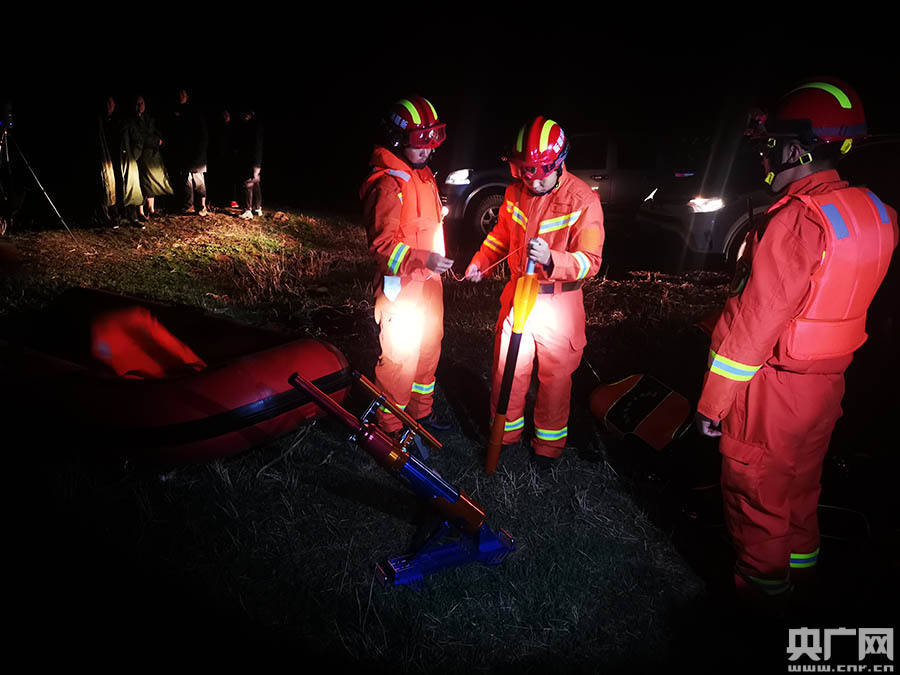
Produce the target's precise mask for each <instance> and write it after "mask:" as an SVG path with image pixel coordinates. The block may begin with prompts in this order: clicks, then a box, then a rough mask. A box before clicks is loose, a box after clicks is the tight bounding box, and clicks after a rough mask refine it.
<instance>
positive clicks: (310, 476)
mask: <svg viewBox="0 0 900 675" xmlns="http://www.w3.org/2000/svg"><path fill="white" fill-rule="evenodd" d="M7 243H8V244H9V245H11V246H7V247H6V248H5V249H4V251H3V258H2V259H3V260H5V261H6V262H5V263H4V269H5V271H6V273H5V274H3V275H0V291H2V294H0V297H2V305H0V314H11V313H15V312H17V311H20V310H25V309H29V308H33V307H39V306H41V305H43V304H45V303H47V302H48V301H50V300H51V299H52V298H53V297H55V296H56V295H58V294H59V293H60V292H61V291H63V290H65V289H66V288H69V287H71V286H87V287H94V288H105V289H108V290H114V291H117V292H122V293H127V294H131V295H136V296H139V297H144V298H150V299H154V300H161V301H165V302H171V303H180V304H186V305H191V306H195V307H200V308H202V309H204V310H206V311H209V312H214V313H217V314H222V315H226V316H230V317H232V318H235V319H238V320H241V321H244V322H248V323H252V324H255V325H260V326H269V327H277V328H279V329H283V330H288V331H293V332H296V333H298V334H299V333H303V334H307V335H312V336H314V337H317V338H320V339H323V340H327V341H329V342H331V343H332V344H334V345H335V346H337V347H338V348H339V349H341V350H342V351H343V352H344V353H345V354H346V355H347V357H348V359H349V360H350V362H351V364H352V365H353V366H354V367H355V368H357V369H358V370H360V371H362V372H364V373H367V374H370V375H371V372H372V368H373V367H374V363H375V359H376V358H377V336H376V333H375V327H374V324H373V323H372V308H371V299H370V298H371V296H370V289H369V288H368V286H367V283H368V280H369V279H371V278H372V275H373V269H372V267H371V263H370V261H369V259H368V256H367V253H366V245H365V236H364V233H363V231H362V230H361V229H360V227H359V226H358V225H357V224H356V223H354V222H353V221H352V219H341V218H336V217H333V216H320V215H313V214H300V213H295V212H290V211H281V212H277V213H276V212H267V214H266V216H265V217H263V218H261V219H255V220H253V221H249V222H247V221H240V220H238V219H235V218H234V217H232V216H231V215H229V214H227V213H217V214H214V215H213V216H211V217H210V218H208V219H203V220H201V219H198V218H190V217H174V216H173V217H163V218H160V219H154V220H152V221H151V222H150V223H149V224H148V225H147V227H146V228H145V229H136V228H127V227H122V228H120V229H116V230H112V229H92V228H76V229H75V230H74V238H73V236H71V235H70V234H68V233H67V232H65V231H57V230H50V231H42V232H26V233H19V234H13V235H10V236H8V237H7ZM462 262H465V261H462ZM462 267H463V265H461V264H457V268H462ZM502 283H503V282H502V281H501V280H499V279H493V280H488V281H486V282H484V283H482V284H479V285H478V286H471V285H465V284H459V283H456V282H454V281H452V280H448V282H447V283H446V285H445V337H444V341H443V349H442V360H441V365H440V367H439V370H438V392H437V405H438V407H439V408H441V409H443V410H445V411H446V412H448V413H449V414H450V415H451V416H452V417H453V418H454V420H455V421H456V423H457V429H456V430H455V431H454V432H452V433H450V434H447V435H446V436H445V437H443V438H442V440H443V441H444V446H445V447H444V449H443V450H442V451H441V452H439V453H435V454H433V455H432V458H431V459H430V460H429V464H430V465H431V466H432V467H433V468H435V469H436V470H437V471H439V472H440V473H441V475H442V476H443V477H444V478H446V479H447V480H448V481H450V482H451V483H452V484H454V485H456V486H457V487H459V488H460V489H462V490H464V491H466V492H467V493H469V494H470V495H471V496H472V497H473V498H474V499H475V500H476V501H477V502H479V503H480V504H481V505H482V506H483V507H484V508H485V511H486V513H487V514H488V523H489V524H490V525H491V526H493V527H494V528H497V527H503V528H504V529H506V530H507V531H508V532H510V533H511V534H512V535H513V537H514V538H515V541H516V548H517V550H516V552H515V553H514V554H513V555H511V556H510V557H509V558H508V559H507V560H506V561H505V562H503V563H502V564H501V565H500V566H498V567H482V566H477V565H470V566H465V567H462V568H458V569H454V570H450V571H446V572H443V573H441V574H439V575H436V576H434V577H431V578H430V579H429V580H428V581H427V583H426V584H425V586H424V587H423V588H421V589H413V588H381V587H380V586H379V585H378V583H377V582H376V581H375V574H374V571H375V562H376V561H378V560H379V559H382V558H385V557H388V556H392V555H396V554H398V553H401V552H404V551H405V550H406V549H407V547H408V546H409V545H410V543H411V542H412V541H414V540H416V539H417V538H418V537H420V536H421V534H422V533H423V532H425V531H427V530H428V528H429V527H431V526H432V525H433V515H432V514H430V513H429V512H427V511H426V510H424V509H423V508H422V505H421V504H420V503H419V502H417V500H416V499H415V498H414V497H413V496H412V495H411V493H410V492H409V491H408V490H406V489H405V488H404V487H403V486H402V485H401V484H400V483H398V482H396V481H395V480H393V478H392V477H391V476H390V475H388V474H387V473H385V472H384V471H383V470H382V469H380V468H379V467H378V466H377V465H375V464H374V462H372V460H371V459H370V458H369V457H368V456H367V455H365V453H364V452H362V451H361V450H360V449H359V448H358V447H356V446H355V445H354V444H352V443H350V442H349V441H347V440H346V432H345V430H344V429H342V428H339V427H338V426H337V425H336V423H335V422H333V421H332V420H330V419H326V418H323V419H320V420H318V421H317V422H316V423H314V424H311V425H308V426H306V427H303V428H301V429H299V430H297V431H296V432H295V433H293V434H291V435H290V436H288V437H285V438H281V439H274V440H273V441H272V442H271V443H269V444H267V445H265V446H262V447H259V448H257V449H255V450H253V451H250V452H247V453H244V454H242V455H239V456H236V457H231V458H227V459H221V460H216V461H213V462H211V463H207V464H204V465H196V466H186V467H177V468H173V469H171V470H166V471H164V472H159V471H152V472H150V471H146V470H143V469H141V468H140V467H135V466H133V465H131V464H127V463H112V464H110V463H108V462H107V463H103V462H98V461H96V459H94V458H92V457H91V455H90V448H71V447H65V446H60V445H56V446H53V447H48V446H47V445H46V444H45V443H43V442H42V435H41V433H39V432H33V431H31V430H26V433H25V434H24V435H20V436H16V435H15V433H14V434H13V436H12V438H13V439H14V443H12V444H10V445H9V446H8V447H10V448H11V449H13V448H14V449H15V450H14V452H13V453H12V458H11V465H12V472H11V473H12V475H13V476H15V480H14V482H15V485H14V486H13V488H14V489H12V490H11V494H10V496H11V497H12V498H13V499H12V500H11V503H12V505H13V511H12V514H14V517H13V520H14V526H13V530H12V532H13V534H12V536H11V539H12V541H14V542H15V544H16V545H15V546H14V549H15V554H14V555H12V556H10V557H11V558H12V562H13V572H12V576H11V577H10V578H11V579H13V580H15V586H16V588H15V589H14V593H12V594H11V595H12V598H13V600H14V603H13V605H12V607H13V608H14V611H13V614H14V615H15V616H16V617H17V626H18V628H17V631H16V633H15V636H16V640H17V641H18V642H19V643H20V644H21V645H23V646H24V647H26V648H28V649H30V650H31V657H30V658H32V660H33V662H34V663H41V662H56V661H58V660H65V661H67V662H70V663H71V662H75V661H82V660H83V661H84V662H87V663H92V664H94V665H101V666H105V665H111V664H115V663H121V659H123V658H125V659H131V660H132V661H133V662H134V663H154V664H156V663H159V664H168V663H172V662H175V661H174V660H175V658H176V655H177V658H178V659H179V660H178V661H177V662H178V663H186V661H184V659H190V660H191V661H194V662H198V663H206V664H210V663H212V662H222V663H225V664H230V665H235V664H236V663H237V662H238V661H239V660H242V659H244V658H247V659H251V660H253V661H254V662H256V663H257V665H259V664H262V663H264V662H267V661H269V660H270V659H271V660H279V661H280V660H283V659H288V658H289V659H292V662H293V663H294V664H310V663H312V662H313V661H322V662H323V663H326V664H330V665H332V666H333V667H337V666H339V665H340V666H351V667H356V668H358V669H360V670H363V671H365V672H368V671H375V670H392V671H400V672H450V671H458V670H460V669H463V668H464V669H468V670H474V671H477V672H512V671H516V672H547V671H551V670H552V671H563V672H600V671H603V672H654V671H658V670H659V669H661V668H662V667H664V666H666V665H672V664H675V663H680V664H682V665H684V666H686V667H691V668H692V669H694V670H699V671H701V672H704V671H710V672H711V671H715V672H722V671H728V670H730V671H736V670H740V669H741V666H742V664H743V665H747V664H748V663H750V662H751V661H753V659H749V660H748V658H749V657H748V652H753V653H754V654H756V656H760V654H765V655H766V656H767V657H768V656H771V657H772V659H773V661H772V662H773V663H776V664H783V663H784V647H785V644H786V632H785V631H784V627H783V626H780V625H778V624H771V626H770V628H771V632H764V633H759V635H764V638H765V641H764V643H762V644H760V645H757V646H756V647H753V648H750V647H749V646H748V644H749V642H748V640H749V636H748V635H746V634H745V633H743V632H742V629H741V628H740V626H742V625H743V624H741V623H740V622H737V623H730V622H735V621H737V619H735V617H734V616H733V615H731V614H729V613H728V612H727V611H725V610H720V602H721V599H722V594H723V590H722V589H723V588H725V586H726V583H727V576H728V565H729V561H728V543H727V537H726V536H725V532H724V529H723V527H722V523H721V517H720V516H719V511H718V507H719V504H718V499H717V498H718V491H717V488H716V458H715V449H714V447H710V446H709V445H708V444H704V443H702V442H700V441H696V440H695V441H691V442H690V443H687V444H681V445H679V446H677V447H675V448H673V450H672V452H670V453H667V454H666V455H665V456H654V455H652V454H648V453H646V452H645V451H644V449H642V448H640V447H637V446H635V445H631V444H615V443H612V442H609V441H610V439H609V438H605V439H604V437H603V436H601V435H599V434H598V433H597V427H596V425H595V421H594V419H593V418H592V416H591V414H590V412H589V410H588V409H587V396H588V394H589V393H590V391H591V390H592V389H593V388H594V387H596V386H597V384H598V383H599V382H613V381H616V380H618V379H621V378H622V377H624V376H626V375H629V374H631V373H636V372H650V373H653V374H654V375H656V376H657V377H659V378H660V379H662V380H664V381H666V382H668V383H669V384H670V385H672V386H673V387H675V388H676V389H678V390H679V391H682V392H683V393H684V394H685V395H687V396H688V397H692V396H693V397H696V394H697V393H698V391H699V386H700V383H701V379H702V372H703V367H704V365H705V361H706V350H707V347H708V343H707V339H706V338H705V336H704V335H703V334H702V333H701V332H700V331H699V330H698V329H697V328H696V327H694V325H693V324H694V323H695V322H696V321H698V320H700V319H701V318H703V317H704V316H706V315H707V314H708V313H710V312H711V311H713V310H714V309H715V308H716V307H717V306H719V305H720V304H721V302H722V300H723V299H724V294H725V288H726V286H727V278H725V277H724V276H722V275H717V274H714V273H703V272H696V273H686V274H679V275H675V274H661V273H656V272H632V273H628V274H622V275H618V276H617V277H616V278H611V277H606V278H597V279H594V280H592V281H591V282H590V283H589V284H588V285H587V287H586V288H585V305H586V309H587V314H588V348H587V350H586V352H585V359H584V361H583V363H582V366H581V367H580V368H579V370H578V371H576V374H575V376H574V378H573V388H574V395H573V413H572V423H571V424H570V429H571V435H570V439H569V442H570V445H569V447H568V448H567V451H566V453H565V455H564V456H563V458H562V460H561V461H560V462H559V463H558V465H557V466H556V467H555V468H554V469H553V470H552V472H551V473H549V474H546V475H542V474H538V473H536V472H535V471H534V470H533V469H532V468H531V466H530V464H529V462H528V457H527V454H526V452H525V451H524V450H522V451H519V452H511V453H506V454H504V455H503V456H502V457H501V462H500V469H499V470H498V472H497V473H496V474H494V475H493V476H486V475H484V473H483V470H482V468H481V457H480V454H481V452H482V451H483V447H484V445H485V440H486V439H485V434H486V422H487V420H486V417H487V397H488V394H489V391H488V380H487V378H488V373H489V370H490V360H491V349H492V329H493V324H494V321H495V319H496V312H497V309H498V306H499V303H498V298H499V294H500V290H501V288H502ZM364 403H365V402H364V401H362V400H361V399H359V398H354V399H352V400H351V401H349V402H348V404H347V405H348V407H351V408H353V409H354V410H358V409H359V407H360V406H361V405H363V404H364ZM13 422H14V421H13V420H7V424H6V428H7V429H9V428H12V429H15V424H14V423H13ZM604 440H605V441H607V442H606V444H604ZM4 445H6V444H4ZM852 541H857V540H856V539H853V540H852ZM867 541H869V542H870V543H867V544H866V545H867V546H871V549H866V550H867V551H872V552H874V553H875V554H878V555H881V551H882V549H881V548H879V545H878V544H877V540H875V539H870V540H867ZM833 548H834V550H835V552H836V553H838V554H841V552H842V551H845V550H846V547H845V546H843V545H842V544H841V543H840V542H838V543H836V544H835V545H834V547H833ZM835 559H840V555H837V556H836V557H835ZM871 564H872V565H873V567H877V568H878V569H881V568H880V567H879V566H884V565H886V564H889V563H885V562H883V561H882V559H881V558H879V559H878V560H874V561H873V562H872V563H871ZM834 565H835V566H834V568H833V569H834V570H835V573H837V572H838V570H839V569H840V571H841V572H843V571H844V568H838V566H837V564H836V563H834ZM849 588H850V587H848V591H847V593H846V594H845V595H846V596H847V597H846V598H845V600H846V602H842V603H841V604H840V606H839V607H840V610H841V613H838V614H837V615H836V616H835V615H834V614H831V615H828V614H825V615H822V616H823V617H824V616H833V617H834V618H835V620H840V621H843V623H844V624H848V625H849V624H853V622H854V621H857V620H858V621H863V620H867V619H869V618H875V617H878V618H881V617H882V616H883V614H884V613H883V611H882V606H881V605H878V606H870V605H872V603H873V602H874V603H877V601H878V598H877V595H873V594H872V593H873V589H872V588H868V587H867V592H866V593H865V594H863V595H859V596H858V597H857V596H856V595H854V596H853V597H850V596H851V595H853V594H851V593H850V591H849ZM852 588H853V589H858V587H857V586H853V587H852ZM854 592H855V591H854ZM874 592H875V593H876V594H877V589H875V591H874ZM873 612H874V613H873ZM816 625H818V624H816ZM842 625H843V624H842ZM854 625H857V624H854ZM766 630H769V629H768V628H767V629H766ZM759 635H757V637H759ZM293 667H297V666H296V665H294V666H293ZM757 672H760V671H757ZM775 672H780V671H775Z"/></svg>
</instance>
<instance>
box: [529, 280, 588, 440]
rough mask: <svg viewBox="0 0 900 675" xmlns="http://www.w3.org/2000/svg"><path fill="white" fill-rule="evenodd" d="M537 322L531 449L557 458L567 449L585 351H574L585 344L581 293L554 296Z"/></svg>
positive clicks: (541, 309) (541, 311) (540, 312)
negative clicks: (575, 375)
mask: <svg viewBox="0 0 900 675" xmlns="http://www.w3.org/2000/svg"><path fill="white" fill-rule="evenodd" d="M566 296H568V297H566ZM534 318H535V319H536V321H535V325H534V331H535V334H534V341H535V351H536V353H537V363H538V391H537V400H536V401H535V406H534V428H535V434H534V438H533V439H532V441H531V445H532V447H533V448H534V452H535V454H537V455H543V456H545V457H554V458H555V457H559V456H560V455H562V452H563V448H565V447H566V439H567V437H568V423H569V405H570V401H571V396H572V373H573V372H575V369H576V368H577V367H578V364H579V363H580V362H581V355H582V353H583V351H584V349H583V348H579V349H575V348H573V347H572V344H573V342H574V343H575V344H584V305H583V303H582V298H581V292H580V291H578V292H569V293H562V294H559V295H557V296H550V298H549V299H548V300H547V301H546V302H545V303H544V305H543V306H542V307H541V308H540V310H539V311H537V312H536V313H535V317H534Z"/></svg>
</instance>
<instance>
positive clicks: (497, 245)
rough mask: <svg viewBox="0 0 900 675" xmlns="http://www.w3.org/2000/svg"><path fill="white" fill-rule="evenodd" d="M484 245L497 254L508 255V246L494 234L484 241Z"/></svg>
mask: <svg viewBox="0 0 900 675" xmlns="http://www.w3.org/2000/svg"><path fill="white" fill-rule="evenodd" d="M484 245H485V246H487V247H488V248H489V249H491V250H492V251H494V252H495V253H506V245H505V244H504V243H503V242H502V241H500V240H499V239H497V237H495V236H494V235H492V234H489V235H488V236H487V238H486V239H485V240H484Z"/></svg>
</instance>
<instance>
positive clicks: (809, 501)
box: [697, 170, 898, 595]
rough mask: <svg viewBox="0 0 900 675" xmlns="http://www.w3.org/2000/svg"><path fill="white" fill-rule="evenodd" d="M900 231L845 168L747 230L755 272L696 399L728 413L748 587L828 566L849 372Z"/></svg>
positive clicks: (729, 457)
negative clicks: (833, 445)
mask: <svg viewBox="0 0 900 675" xmlns="http://www.w3.org/2000/svg"><path fill="white" fill-rule="evenodd" d="M897 238H898V231H897V214H896V212H895V211H894V210H893V209H892V208H891V207H890V206H887V205H885V204H883V203H882V202H881V201H880V200H879V199H878V197H877V196H875V195H874V194H873V193H872V192H870V191H868V190H863V189H860V188H848V186H847V183H845V182H843V181H841V179H840V176H839V175H838V174H837V172H836V171H833V170H826V171H819V172H817V173H814V174H812V175H810V176H807V177H805V178H802V179H800V180H798V181H795V182H794V183H792V184H790V185H789V186H788V188H787V190H786V193H785V195H784V196H783V197H782V198H781V199H779V200H778V201H777V202H776V203H775V204H774V205H773V206H772V207H771V208H770V209H769V212H768V215H767V221H766V224H765V227H764V229H763V231H762V232H761V233H760V232H756V233H751V236H749V237H748V240H747V242H748V249H747V251H746V252H745V254H744V258H743V259H742V260H744V261H749V262H750V265H751V267H750V271H749V278H748V279H747V280H746V285H745V286H744V287H743V288H742V292H739V291H740V290H741V288H740V286H739V287H738V288H737V289H735V291H734V292H735V293H736V294H735V295H733V296H732V297H730V298H729V299H728V301H727V303H726V305H725V308H724V311H723V313H722V315H721V316H720V317H719V320H718V322H717V323H716V326H715V329H714V330H713V334H712V341H711V350H710V357H709V370H708V372H707V374H706V376H705V381H704V386H703V392H702V395H701V397H700V402H699V404H698V406H697V409H698V411H699V412H700V413H701V414H703V415H705V416H707V417H709V418H711V419H713V420H723V422H722V437H721V439H720V445H719V448H720V451H721V453H722V455H723V458H722V478H721V481H722V493H723V501H724V507H725V516H726V521H727V522H728V526H729V530H730V532H731V535H732V539H733V540H734V545H735V550H736V566H735V583H736V586H737V588H738V590H739V591H744V590H748V589H757V590H761V591H763V592H764V593H766V594H767V595H777V594H780V593H783V592H784V591H786V590H788V589H789V588H790V569H791V568H794V569H802V568H808V567H812V566H814V565H815V564H816V562H817V559H818V554H819V529H818V522H817V519H816V508H817V505H818V500H819V493H820V489H821V488H820V477H821V473H822V463H823V461H824V457H825V453H826V451H827V448H828V442H829V440H830V438H831V433H832V431H833V429H834V425H835V423H836V422H837V419H838V418H839V417H840V415H841V405H840V404H841V398H842V397H843V394H844V371H845V370H846V369H847V366H849V365H850V362H851V361H852V359H853V351H854V350H855V349H856V348H857V347H859V346H860V345H861V344H862V343H863V341H864V340H865V339H866V334H865V331H864V327H865V314H866V309H867V308H868V305H869V303H870V302H871V301H872V298H873V297H874V295H875V291H876V290H877V288H878V286H879V284H880V283H881V281H882V279H883V278H884V275H885V273H886V271H887V268H888V264H889V262H890V258H891V254H892V251H893V249H894V248H895V247H896V245H897ZM740 265H741V261H739V269H740ZM738 293H739V294H738Z"/></svg>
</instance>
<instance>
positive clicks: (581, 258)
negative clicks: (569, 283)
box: [572, 251, 591, 279]
mask: <svg viewBox="0 0 900 675" xmlns="http://www.w3.org/2000/svg"><path fill="white" fill-rule="evenodd" d="M572 255H573V256H574V258H575V261H576V262H577V263H578V275H577V276H576V277H575V278H576V279H584V278H585V276H587V273H588V272H590V271H591V261H590V260H588V257H587V256H586V255H585V254H584V253H582V252H581V251H575V252H574V253H573V254H572Z"/></svg>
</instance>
